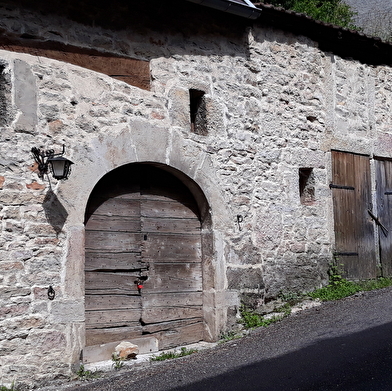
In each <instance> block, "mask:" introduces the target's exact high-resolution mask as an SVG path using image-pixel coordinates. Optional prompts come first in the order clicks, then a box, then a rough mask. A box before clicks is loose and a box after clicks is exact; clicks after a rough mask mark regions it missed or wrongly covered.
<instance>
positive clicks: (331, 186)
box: [329, 183, 355, 190]
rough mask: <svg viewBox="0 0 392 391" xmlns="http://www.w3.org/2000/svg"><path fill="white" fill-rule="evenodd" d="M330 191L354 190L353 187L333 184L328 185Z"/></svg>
mask: <svg viewBox="0 0 392 391" xmlns="http://www.w3.org/2000/svg"><path fill="white" fill-rule="evenodd" d="M329 188H330V189H343V190H355V187H353V186H344V185H334V184H333V183H330V184H329Z"/></svg>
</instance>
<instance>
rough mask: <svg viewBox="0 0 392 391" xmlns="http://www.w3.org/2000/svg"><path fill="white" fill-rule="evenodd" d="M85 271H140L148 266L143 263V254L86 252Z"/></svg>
mask: <svg viewBox="0 0 392 391" xmlns="http://www.w3.org/2000/svg"><path fill="white" fill-rule="evenodd" d="M85 258H86V260H85V266H84V268H85V270H86V271H93V270H99V269H106V270H110V269H111V270H116V269H120V270H138V269H140V268H146V266H147V264H146V263H145V262H142V260H141V253H140V252H135V253H105V252H86V256H85Z"/></svg>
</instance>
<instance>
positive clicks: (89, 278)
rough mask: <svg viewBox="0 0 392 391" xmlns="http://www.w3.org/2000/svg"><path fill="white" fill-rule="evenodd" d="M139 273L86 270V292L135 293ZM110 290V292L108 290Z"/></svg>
mask: <svg viewBox="0 0 392 391" xmlns="http://www.w3.org/2000/svg"><path fill="white" fill-rule="evenodd" d="M138 277H139V273H126V272H121V273H114V272H86V273H85V279H86V293H90V294H92V293H95V294H98V293H103V294H105V293H106V294H107V293H113V294H117V293H120V294H121V293H125V294H129V293H131V294H132V293H135V292H137V287H136V284H135V281H136V280H137V279H138ZM108 291H109V292H108Z"/></svg>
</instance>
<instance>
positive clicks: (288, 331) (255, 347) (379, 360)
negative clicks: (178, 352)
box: [56, 288, 392, 391]
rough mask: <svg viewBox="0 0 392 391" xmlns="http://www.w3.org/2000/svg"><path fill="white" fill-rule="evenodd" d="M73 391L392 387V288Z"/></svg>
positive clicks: (326, 306)
mask: <svg viewBox="0 0 392 391" xmlns="http://www.w3.org/2000/svg"><path fill="white" fill-rule="evenodd" d="M60 389H62V388H60V387H57V388H56V391H58V390H60ZM64 389H65V388H64ZM66 390H67V391H92V390H94V391H120V390H121V391H128V390H132V391H167V390H173V391H174V390H175V391H210V390H214V391H217V390H225V391H234V390H235V391H242V390H244V391H245V390H246V391H248V390H257V391H263V390H268V391H275V390H276V391H278V390H279V391H286V390H287V391H291V390H292V391H294V390H300V391H313V390H314V391H316V390H317V391H324V390H345V391H351V390H352V391H354V390H355V391H361V390H366V391H372V390H374V391H383V390H385V391H386V390H388V391H390V390H392V288H386V289H383V290H380V291H373V292H366V293H363V294H359V295H356V296H355V297H351V298H347V299H344V300H340V301H337V302H330V303H324V304H323V305H322V306H320V307H317V308H313V309H310V310H306V311H303V312H300V313H298V314H296V315H293V316H290V317H289V318H286V319H284V320H282V321H281V322H279V323H275V324H273V325H271V326H269V327H268V328H260V329H257V330H254V331H253V332H252V333H250V335H248V336H246V337H244V338H241V339H238V340H234V341H231V342H227V343H224V344H221V345H218V346H217V347H215V348H213V349H209V350H206V351H201V352H199V353H196V354H193V355H191V356H188V357H184V358H182V359H177V360H170V361H165V362H161V363H151V364H147V365H145V366H144V367H139V368H132V369H127V370H125V369H124V370H122V371H120V372H119V373H117V374H116V375H113V376H111V377H108V378H106V379H103V380H99V381H95V382H93V383H88V384H85V385H78V386H71V387H70V385H68V386H67V388H66Z"/></svg>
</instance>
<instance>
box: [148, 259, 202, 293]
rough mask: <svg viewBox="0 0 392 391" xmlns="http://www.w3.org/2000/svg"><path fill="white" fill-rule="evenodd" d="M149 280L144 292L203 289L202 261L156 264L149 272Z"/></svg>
mask: <svg viewBox="0 0 392 391" xmlns="http://www.w3.org/2000/svg"><path fill="white" fill-rule="evenodd" d="M148 276H149V278H148V280H147V281H146V282H145V283H144V289H143V291H142V292H146V293H150V292H152V293H157V292H165V293H169V292H189V291H194V292H195V291H202V270H201V264H200V263H186V264H184V263H178V264H175V263H163V264H154V265H152V268H151V269H150V271H149V272H148Z"/></svg>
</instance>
